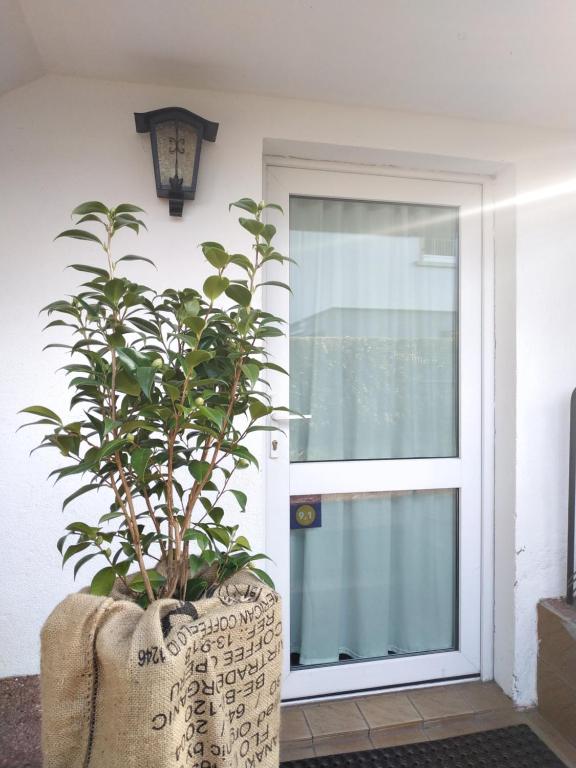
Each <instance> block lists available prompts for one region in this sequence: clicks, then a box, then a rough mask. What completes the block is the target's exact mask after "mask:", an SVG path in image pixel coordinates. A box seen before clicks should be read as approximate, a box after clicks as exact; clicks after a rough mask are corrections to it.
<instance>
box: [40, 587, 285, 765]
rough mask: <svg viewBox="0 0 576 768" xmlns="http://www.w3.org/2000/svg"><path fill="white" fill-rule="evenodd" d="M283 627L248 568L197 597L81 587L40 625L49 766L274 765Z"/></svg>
mask: <svg viewBox="0 0 576 768" xmlns="http://www.w3.org/2000/svg"><path fill="white" fill-rule="evenodd" d="M281 669H282V625H281V618H280V599H279V596H278V594H277V593H276V592H274V591H273V590H271V589H269V588H268V587H266V586H264V585H263V584H262V583H261V582H257V581H256V580H255V579H254V577H252V576H251V575H249V574H246V575H244V574H239V575H238V576H236V577H235V579H234V580H231V581H229V582H226V583H225V584H224V585H222V586H220V587H219V588H217V590H216V591H215V593H214V594H213V595H212V596H211V597H209V598H206V599H203V600H199V601H198V602H195V603H184V602H180V601H178V600H159V601H157V602H155V603H153V604H152V605H151V607H149V608H148V609H147V610H143V609H142V608H140V607H139V606H138V605H136V604H135V603H133V602H130V601H128V600H126V599H116V598H115V597H95V596H93V595H89V594H85V593H82V592H80V593H77V594H73V595H70V596H69V597H67V598H66V599H65V600H64V601H63V602H62V603H60V604H59V605H58V606H57V607H56V608H55V610H54V611H53V612H52V614H51V615H50V616H49V618H48V620H47V621H46V624H45V625H44V628H43V630H42V659H41V685H42V749H43V755H44V768H276V766H278V762H279V757H278V748H279V743H278V741H279V719H280V682H281V680H280V678H281Z"/></svg>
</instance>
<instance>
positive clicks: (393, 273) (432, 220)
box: [290, 198, 458, 664]
mask: <svg viewBox="0 0 576 768" xmlns="http://www.w3.org/2000/svg"><path fill="white" fill-rule="evenodd" d="M290 228H291V231H290V254H291V256H292V257H293V258H295V259H296V260H297V262H298V266H296V267H293V268H292V269H291V278H290V281H291V286H292V289H293V292H294V294H293V298H292V300H291V308H290V371H291V384H290V386H291V394H290V401H291V407H292V408H294V409H295V410H297V411H299V412H301V413H305V414H309V415H310V417H311V418H310V419H307V420H304V421H297V422H293V423H291V428H290V442H291V448H290V452H291V461H296V462H298V461H330V460H337V461H346V460H347V461H353V460H354V459H384V458H414V457H445V456H453V455H456V453H457V420H456V413H457V392H456V381H457V363H456V350H457V342H456V336H457V322H458V318H457V311H456V307H457V269H456V261H455V256H456V255H457V243H458V231H457V212H456V211H455V210H454V209H446V208H438V207H433V206H414V205H399V204H382V203H370V202H356V201H341V200H320V199H309V198H292V199H291V204H290ZM429 256H436V257H438V256H439V257H442V256H444V257H446V258H445V259H444V261H445V262H446V263H448V264H450V263H451V261H450V260H451V259H453V260H454V261H453V266H452V267H448V268H446V267H437V266H432V267H431V266H425V264H426V263H427V258H426V257H429ZM347 467H348V471H350V468H351V467H352V471H353V465H347ZM455 504H456V501H455V495H454V494H453V493H451V492H448V493H427V494H422V493H419V494H402V495H394V494H392V495H389V494H384V495H381V496H380V497H378V498H374V497H372V498H366V499H362V498H361V499H355V500H350V499H339V500H330V499H325V500H324V501H323V523H322V527H321V528H318V529H311V530H298V531H294V532H292V535H291V549H292V609H291V617H292V619H291V620H292V651H293V652H298V653H299V654H300V663H301V664H317V663H327V662H334V661H337V660H338V656H339V654H341V653H344V654H347V655H350V656H353V657H364V658H365V657H373V656H383V655H386V654H388V653H389V652H391V651H393V652H396V653H410V652H417V651H424V650H437V649H440V648H448V647H451V645H452V643H453V604H454V560H455V552H454V531H455Z"/></svg>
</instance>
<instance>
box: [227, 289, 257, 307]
mask: <svg viewBox="0 0 576 768" xmlns="http://www.w3.org/2000/svg"><path fill="white" fill-rule="evenodd" d="M226 296H228V297H229V298H230V299H232V300H233V301H235V302H236V303H237V304H240V306H242V307H249V306H250V303H251V301H252V294H251V293H250V291H249V290H248V288H246V287H245V286H243V285H238V284H237V283H232V284H231V285H229V286H228V288H226Z"/></svg>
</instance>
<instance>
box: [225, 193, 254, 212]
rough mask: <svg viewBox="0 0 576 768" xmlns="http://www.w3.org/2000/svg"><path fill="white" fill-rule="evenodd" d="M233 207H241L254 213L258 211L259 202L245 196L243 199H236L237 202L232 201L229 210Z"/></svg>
mask: <svg viewBox="0 0 576 768" xmlns="http://www.w3.org/2000/svg"><path fill="white" fill-rule="evenodd" d="M232 208H241V209H242V210H243V211H248V212H249V213H252V214H254V215H255V214H257V213H258V203H256V202H254V200H251V199H250V198H249V197H243V198H242V199H241V200H236V202H235V203H230V205H229V206H228V210H229V211H230V210H232Z"/></svg>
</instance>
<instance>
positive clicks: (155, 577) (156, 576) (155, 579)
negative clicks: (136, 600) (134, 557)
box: [130, 568, 166, 592]
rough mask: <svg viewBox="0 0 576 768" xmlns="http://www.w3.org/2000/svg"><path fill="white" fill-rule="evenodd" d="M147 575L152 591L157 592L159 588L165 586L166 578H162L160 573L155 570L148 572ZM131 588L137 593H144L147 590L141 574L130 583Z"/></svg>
mask: <svg viewBox="0 0 576 768" xmlns="http://www.w3.org/2000/svg"><path fill="white" fill-rule="evenodd" d="M146 573H147V574H148V579H149V580H150V586H151V587H152V589H154V590H156V589H158V588H159V587H161V586H162V584H164V582H165V581H166V578H165V577H164V576H162V575H161V574H160V573H158V571H155V570H154V569H153V568H151V569H150V570H148V569H147V570H146ZM130 587H131V589H133V590H134V591H135V592H144V591H145V590H146V587H145V586H144V579H143V578H142V574H141V573H137V574H136V576H134V578H133V579H132V580H131V581H130Z"/></svg>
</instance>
